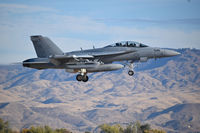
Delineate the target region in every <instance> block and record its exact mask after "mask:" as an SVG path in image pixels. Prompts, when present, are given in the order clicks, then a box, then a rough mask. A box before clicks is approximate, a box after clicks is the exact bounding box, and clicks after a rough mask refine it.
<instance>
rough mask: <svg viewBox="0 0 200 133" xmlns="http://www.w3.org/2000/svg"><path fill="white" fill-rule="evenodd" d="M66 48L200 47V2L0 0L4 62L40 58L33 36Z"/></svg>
mask: <svg viewBox="0 0 200 133" xmlns="http://www.w3.org/2000/svg"><path fill="white" fill-rule="evenodd" d="M36 34H37V35H38V34H41V35H43V36H48V37H49V38H51V40H53V41H54V42H55V43H56V44H57V45H58V46H59V47H60V48H61V49H62V50H63V51H66V52H67V51H71V50H78V49H80V47H82V48H83V49H88V48H92V47H93V45H94V46H95V47H103V46H105V45H108V44H110V43H114V42H117V41H122V40H133V41H138V42H142V43H144V44H147V45H149V46H155V47H167V48H198V49H199V48H200V1H199V0H57V1H56V0H45V1H41V0H0V35H1V36H0V56H1V60H0V64H5V63H11V62H20V61H22V60H25V59H26V58H33V57H36V54H35V51H34V49H33V46H32V43H31V41H30V37H29V36H31V35H36Z"/></svg>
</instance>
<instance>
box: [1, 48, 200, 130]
mask: <svg viewBox="0 0 200 133" xmlns="http://www.w3.org/2000/svg"><path fill="white" fill-rule="evenodd" d="M176 51H178V52H180V53H181V55H179V56H177V57H171V58H164V59H157V60H156V61H155V60H149V61H148V62H146V63H138V64H137V65H136V68H135V75H134V76H133V77H130V76H128V74H127V70H126V69H122V70H118V71H113V72H103V73H92V74H89V77H90V80H89V81H88V82H87V83H83V82H77V81H76V80H75V76H76V75H75V74H70V73H66V72H65V70H52V69H50V70H35V69H29V68H23V67H22V66H21V65H1V66H0V118H3V119H4V120H8V121H10V122H11V123H10V124H11V126H12V128H14V129H21V128H26V127H30V126H31V125H49V126H51V127H54V128H67V129H71V130H73V131H75V132H79V131H80V132H82V131H86V130H87V131H97V126H98V125H100V124H103V123H110V124H114V123H120V124H123V125H126V124H127V123H130V122H134V121H136V120H140V121H141V122H144V123H145V122H146V123H149V124H151V125H152V126H153V127H156V128H159V129H164V130H166V131H168V132H180V131H181V132H197V131H200V125H199V123H200V111H199V110H200V97H199V96H200V50H197V49H177V50H176Z"/></svg>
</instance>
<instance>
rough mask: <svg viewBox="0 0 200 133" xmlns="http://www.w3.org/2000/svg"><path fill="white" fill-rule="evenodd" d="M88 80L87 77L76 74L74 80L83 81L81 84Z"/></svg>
mask: <svg viewBox="0 0 200 133" xmlns="http://www.w3.org/2000/svg"><path fill="white" fill-rule="evenodd" d="M88 79H89V77H88V76H87V75H81V74H78V75H77V76H76V80H77V81H83V82H87V81H88Z"/></svg>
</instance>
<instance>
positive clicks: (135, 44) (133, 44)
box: [106, 41, 148, 48]
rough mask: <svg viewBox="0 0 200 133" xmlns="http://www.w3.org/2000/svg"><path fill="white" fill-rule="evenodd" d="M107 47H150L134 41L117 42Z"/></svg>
mask: <svg viewBox="0 0 200 133" xmlns="http://www.w3.org/2000/svg"><path fill="white" fill-rule="evenodd" d="M106 47H138V48H141V47H148V46H147V45H144V44H142V43H138V42H134V41H122V42H117V43H114V44H112V45H108V46H106Z"/></svg>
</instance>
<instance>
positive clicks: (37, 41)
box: [31, 35, 63, 58]
mask: <svg viewBox="0 0 200 133" xmlns="http://www.w3.org/2000/svg"><path fill="white" fill-rule="evenodd" d="M31 41H32V42H33V45H34V48H35V51H36V54H37V56H38V57H39V58H47V57H49V56H50V55H61V54H63V52H62V51H61V50H60V48H58V47H57V46H56V44H55V43H53V42H52V41H51V40H50V39H49V38H47V37H43V36H41V35H36V36H31Z"/></svg>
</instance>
